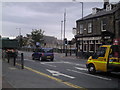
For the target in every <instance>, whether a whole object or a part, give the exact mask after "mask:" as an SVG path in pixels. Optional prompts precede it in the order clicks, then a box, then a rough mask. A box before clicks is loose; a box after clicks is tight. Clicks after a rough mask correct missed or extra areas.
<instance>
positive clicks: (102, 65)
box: [92, 47, 107, 71]
mask: <svg viewBox="0 0 120 90" xmlns="http://www.w3.org/2000/svg"><path fill="white" fill-rule="evenodd" d="M106 52H107V47H100V48H99V49H98V51H97V52H96V53H95V54H94V55H93V57H92V59H93V61H94V64H95V68H96V70H98V71H106V67H107V54H106Z"/></svg>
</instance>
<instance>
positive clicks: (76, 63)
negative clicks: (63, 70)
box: [41, 61, 86, 67]
mask: <svg viewBox="0 0 120 90" xmlns="http://www.w3.org/2000/svg"><path fill="white" fill-rule="evenodd" d="M45 63H48V64H49V63H51V64H52V63H65V64H71V65H76V66H81V67H86V66H85V65H83V64H77V63H72V62H65V61H60V62H41V64H45Z"/></svg>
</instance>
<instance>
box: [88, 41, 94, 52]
mask: <svg viewBox="0 0 120 90" xmlns="http://www.w3.org/2000/svg"><path fill="white" fill-rule="evenodd" d="M93 44H94V43H93V40H90V41H89V52H94V51H91V50H90V49H91V46H90V45H93Z"/></svg>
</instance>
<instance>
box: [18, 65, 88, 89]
mask: <svg viewBox="0 0 120 90" xmlns="http://www.w3.org/2000/svg"><path fill="white" fill-rule="evenodd" d="M17 65H18V66H21V65H20V64H18V63H17ZM24 68H25V69H27V70H29V71H32V72H34V73H37V74H39V75H42V76H45V77H47V78H50V79H52V80H55V81H57V82H60V83H63V84H65V85H67V86H70V87H72V88H80V89H82V90H87V89H86V88H83V87H80V86H77V85H74V84H72V83H69V82H63V80H61V79H58V78H55V77H52V76H49V75H47V74H45V73H42V72H39V71H37V70H34V69H32V68H30V67H27V66H24Z"/></svg>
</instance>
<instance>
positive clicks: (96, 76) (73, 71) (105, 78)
mask: <svg viewBox="0 0 120 90" xmlns="http://www.w3.org/2000/svg"><path fill="white" fill-rule="evenodd" d="M67 70H68V71H72V72H76V73H80V74H84V75H87V76H92V77H96V78H99V79H104V80H109V81H110V80H112V79H110V78H105V77H101V76H95V75H92V74H87V73H83V72H79V71H75V70H70V69H67Z"/></svg>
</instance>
